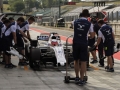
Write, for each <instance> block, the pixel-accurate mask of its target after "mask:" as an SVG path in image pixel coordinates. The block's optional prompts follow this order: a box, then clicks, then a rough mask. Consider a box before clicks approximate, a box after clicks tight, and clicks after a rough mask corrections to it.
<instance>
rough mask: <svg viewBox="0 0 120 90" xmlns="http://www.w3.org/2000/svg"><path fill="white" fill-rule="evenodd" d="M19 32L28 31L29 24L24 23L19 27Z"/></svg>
mask: <svg viewBox="0 0 120 90" xmlns="http://www.w3.org/2000/svg"><path fill="white" fill-rule="evenodd" d="M20 30H22V31H23V32H25V31H27V30H29V22H28V21H25V22H24V23H23V24H22V25H21V26H20Z"/></svg>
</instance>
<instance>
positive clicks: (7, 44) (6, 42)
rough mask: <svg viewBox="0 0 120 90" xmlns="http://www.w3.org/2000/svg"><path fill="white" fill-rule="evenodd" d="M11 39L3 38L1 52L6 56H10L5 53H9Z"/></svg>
mask: <svg viewBox="0 0 120 90" xmlns="http://www.w3.org/2000/svg"><path fill="white" fill-rule="evenodd" d="M12 46H13V45H12V39H10V37H4V38H3V51H4V52H5V54H6V55H10V54H9V53H7V51H10V47H12Z"/></svg>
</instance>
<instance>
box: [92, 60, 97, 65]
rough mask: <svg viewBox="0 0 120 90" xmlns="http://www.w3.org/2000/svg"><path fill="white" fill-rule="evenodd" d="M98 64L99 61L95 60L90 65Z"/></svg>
mask: <svg viewBox="0 0 120 90" xmlns="http://www.w3.org/2000/svg"><path fill="white" fill-rule="evenodd" d="M97 62H98V61H97V60H93V61H92V62H90V63H92V64H94V63H97Z"/></svg>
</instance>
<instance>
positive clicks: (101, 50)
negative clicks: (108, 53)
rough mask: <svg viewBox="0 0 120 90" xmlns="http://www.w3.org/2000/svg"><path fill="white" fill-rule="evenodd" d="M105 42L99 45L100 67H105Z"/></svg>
mask: <svg viewBox="0 0 120 90" xmlns="http://www.w3.org/2000/svg"><path fill="white" fill-rule="evenodd" d="M103 50H104V46H103V40H101V42H100V44H99V45H98V56H99V63H100V65H104V59H101V58H102V57H103Z"/></svg>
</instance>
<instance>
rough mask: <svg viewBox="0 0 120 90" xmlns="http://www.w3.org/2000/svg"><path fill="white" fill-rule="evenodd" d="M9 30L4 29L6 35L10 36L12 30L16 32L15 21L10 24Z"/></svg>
mask: <svg viewBox="0 0 120 90" xmlns="http://www.w3.org/2000/svg"><path fill="white" fill-rule="evenodd" d="M8 27H9V28H7V31H6V32H5V31H4V34H5V36H9V35H10V34H11V33H12V32H16V24H15V22H13V23H11V24H10V26H8Z"/></svg>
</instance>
